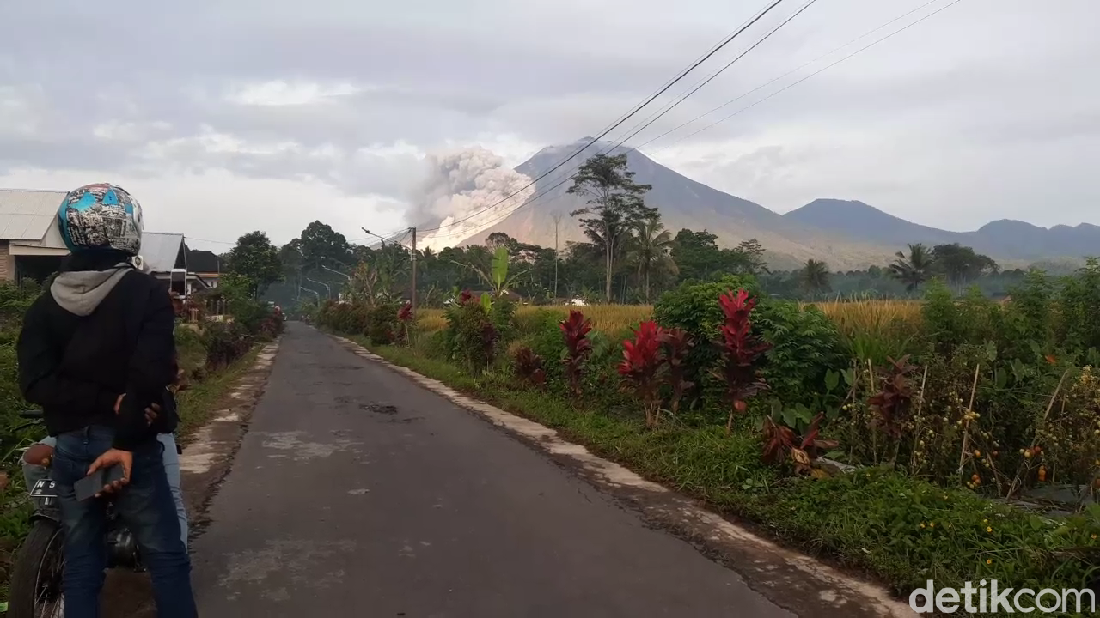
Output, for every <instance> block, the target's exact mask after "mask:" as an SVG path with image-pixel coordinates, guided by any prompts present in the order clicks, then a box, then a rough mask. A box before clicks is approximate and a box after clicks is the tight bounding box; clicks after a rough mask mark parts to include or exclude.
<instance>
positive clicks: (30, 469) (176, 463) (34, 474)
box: [22, 433, 187, 546]
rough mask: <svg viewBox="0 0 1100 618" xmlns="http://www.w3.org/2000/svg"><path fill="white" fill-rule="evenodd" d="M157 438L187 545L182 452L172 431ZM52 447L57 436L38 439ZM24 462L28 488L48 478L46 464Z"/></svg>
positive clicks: (24, 474) (55, 442) (184, 542)
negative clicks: (181, 484) (177, 449)
mask: <svg viewBox="0 0 1100 618" xmlns="http://www.w3.org/2000/svg"><path fill="white" fill-rule="evenodd" d="M157 440H160V443H161V444H162V445H164V473H165V474H167V475H168V486H169V487H171V488H172V499H173V500H175V501H176V515H177V516H178V517H179V520H180V538H182V539H183V544H184V545H185V546H186V545H187V506H186V505H184V503H183V490H182V489H181V488H180V454H179V452H178V451H176V437H175V436H174V435H172V434H170V433H162V434H159V435H158V436H157ZM38 443H39V444H45V445H46V446H49V447H50V448H56V447H57V438H53V437H46V438H43V439H41V440H39V441H38ZM22 463H23V480H25V481H26V482H27V489H30V488H31V487H34V483H35V482H36V481H38V480H40V479H44V478H46V476H47V475H48V474H49V470H47V469H46V468H45V467H44V466H38V465H32V464H29V463H27V462H22Z"/></svg>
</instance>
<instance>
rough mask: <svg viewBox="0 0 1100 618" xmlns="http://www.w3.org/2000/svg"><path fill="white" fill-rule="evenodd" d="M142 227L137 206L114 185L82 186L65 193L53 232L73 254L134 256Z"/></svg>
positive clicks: (142, 222)
mask: <svg viewBox="0 0 1100 618" xmlns="http://www.w3.org/2000/svg"><path fill="white" fill-rule="evenodd" d="M144 227H145V224H144V220H143V219H142V216H141V204H138V201H137V200H135V199H134V198H133V197H132V196H131V195H130V194H129V193H127V192H126V190H125V189H123V188H122V187H118V186H115V185H109V184H94V185H84V186H83V187H80V188H78V189H74V190H72V191H69V192H68V193H67V194H66V195H65V199H63V200H62V201H61V207H60V208H58V210H57V229H58V231H59V232H61V238H63V239H64V240H65V246H67V247H68V248H69V251H74V252H75V251H95V250H103V249H113V250H116V251H121V252H123V253H127V254H129V255H137V254H138V251H139V250H140V249H141V233H142V229H143V228H144Z"/></svg>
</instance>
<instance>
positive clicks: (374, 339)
mask: <svg viewBox="0 0 1100 618" xmlns="http://www.w3.org/2000/svg"><path fill="white" fill-rule="evenodd" d="M357 311H365V312H366V322H367V328H366V334H367V339H368V340H369V341H370V342H371V345H389V344H391V343H393V342H394V340H395V339H396V337H397V305H396V304H394V303H380V304H377V305H374V306H373V307H367V308H365V309H358V310H357Z"/></svg>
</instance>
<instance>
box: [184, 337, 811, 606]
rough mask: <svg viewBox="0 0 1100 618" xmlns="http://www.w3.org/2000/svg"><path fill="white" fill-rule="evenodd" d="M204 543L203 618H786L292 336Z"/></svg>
mask: <svg viewBox="0 0 1100 618" xmlns="http://www.w3.org/2000/svg"><path fill="white" fill-rule="evenodd" d="M207 515H208V516H209V518H210V524H209V526H208V527H207V528H206V530H205V531H204V532H203V533H202V534H201V536H199V538H198V539H196V540H195V542H194V545H193V552H194V579H195V586H196V594H197V596H198V599H199V610H200V614H201V615H202V616H204V617H207V618H221V617H227V618H228V617H237V616H258V617H260V616H262V617H264V618H280V617H283V616H286V617H291V616H293V617H295V618H298V617H302V616H305V617H308V618H313V617H331V616H370V617H388V616H408V617H410V618H437V617H438V618H444V617H447V618H450V617H455V618H466V617H469V618H493V617H498V616H499V617H502V618H505V617H507V618H516V617H521V616H522V617H525V618H540V617H546V618H562V617H574V616H576V617H589V616H591V617H618V616H622V617H624V618H625V617H630V618H646V617H649V616H673V617H677V618H680V617H689V616H692V617H694V616H701V617H708V618H709V617H718V616H762V617H772V616H790V615H791V614H790V613H788V612H786V611H785V610H782V609H780V608H779V607H777V606H775V605H773V604H772V603H770V602H769V601H768V600H767V599H765V598H764V597H763V596H761V595H759V594H757V593H756V592H754V591H752V590H750V589H749V588H748V587H747V586H746V585H745V583H744V582H743V581H742V580H741V578H740V576H739V575H738V574H737V573H735V572H734V571H731V570H729V569H726V568H724V567H722V566H720V565H718V564H716V563H714V562H711V561H710V560H708V559H707V558H705V557H704V556H702V555H701V554H699V553H698V552H697V551H696V550H695V549H694V548H693V547H692V546H691V545H689V544H687V543H685V542H683V541H681V540H679V539H678V538H676V537H674V536H672V535H670V534H667V533H665V532H662V531H659V530H654V529H650V528H647V527H646V526H645V525H644V524H643V522H642V521H641V520H640V519H639V517H638V516H637V515H636V514H635V513H634V512H632V511H630V510H626V509H624V508H621V507H620V506H619V505H618V504H616V502H615V501H614V500H613V499H612V498H610V497H608V496H606V495H604V494H602V493H600V492H599V491H597V490H596V489H595V488H594V487H592V486H591V485H589V484H588V483H586V482H585V481H583V480H580V479H579V478H576V477H575V476H574V475H573V474H571V473H570V472H569V471H568V470H565V469H563V468H561V467H559V466H557V465H556V464H554V463H553V462H552V461H550V460H549V459H548V458H546V457H545V456H544V455H543V454H541V453H539V452H537V451H536V450H533V449H532V448H530V447H528V446H526V445H524V444H523V443H521V442H519V441H517V440H516V439H514V438H512V437H511V436H509V435H508V434H506V433H504V432H503V431H501V430H498V429H496V428H494V427H493V426H492V425H491V424H489V423H487V422H485V421H483V420H481V419H479V418H478V417H476V416H474V415H472V414H470V413H469V412H467V411H465V410H463V409H461V408H459V407H456V406H455V405H454V404H453V403H451V402H450V401H448V400H446V399H444V398H442V397H441V396H439V395H436V394H434V393H432V392H430V391H427V390H425V389H424V388H422V387H421V386H419V385H417V384H415V383H413V382H411V381H409V380H408V379H407V378H405V377H403V376H399V375H397V374H396V373H394V372H393V371H391V370H389V369H387V368H385V367H383V366H380V365H377V364H374V363H371V362H369V361H366V360H363V359H361V358H360V357H358V356H356V355H354V354H352V353H351V352H349V351H347V350H345V349H344V348H342V347H341V346H340V345H339V344H337V343H336V342H335V341H333V340H332V339H330V338H329V337H327V336H325V335H323V334H321V333H319V332H317V331H315V330H312V329H310V328H308V327H306V326H303V325H300V324H291V325H289V328H288V331H287V334H286V335H285V336H284V338H283V340H282V343H281V345H280V348H279V352H278V355H277V356H276V358H275V364H274V367H273V369H272V373H271V376H270V379H269V381H268V386H267V390H266V393H265V394H264V396H263V398H262V399H261V400H260V402H259V404H258V406H257V408H256V410H255V412H254V414H253V415H252V421H251V427H250V429H249V432H248V433H247V435H246V436H245V438H244V441H243V443H242V444H241V448H240V450H239V452H238V453H237V456H236V459H235V460H234V463H233V467H232V470H231V471H230V473H229V475H228V476H227V477H226V479H225V482H224V484H223V485H222V487H221V489H220V490H219V491H218V493H217V495H216V496H215V497H214V499H213V502H212V503H211V504H210V508H209V510H208V513H207Z"/></svg>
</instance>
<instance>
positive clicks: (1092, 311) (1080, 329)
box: [1057, 258, 1100, 350]
mask: <svg viewBox="0 0 1100 618" xmlns="http://www.w3.org/2000/svg"><path fill="white" fill-rule="evenodd" d="M1060 284H1061V286H1060V287H1061V289H1060V291H1059V295H1058V307H1059V310H1060V313H1061V316H1060V317H1061V320H1060V324H1059V327H1058V329H1057V337H1058V339H1059V340H1061V341H1062V342H1065V344H1064V345H1066V347H1068V343H1069V342H1072V343H1074V344H1076V347H1077V349H1080V350H1087V349H1089V348H1092V349H1096V350H1100V260H1097V259H1096V258H1090V259H1089V260H1088V262H1087V263H1086V265H1085V267H1084V268H1082V269H1080V270H1079V271H1077V273H1076V274H1075V275H1073V276H1069V277H1063V278H1062V280H1061V281H1060Z"/></svg>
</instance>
